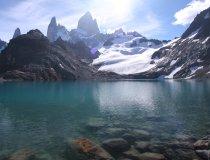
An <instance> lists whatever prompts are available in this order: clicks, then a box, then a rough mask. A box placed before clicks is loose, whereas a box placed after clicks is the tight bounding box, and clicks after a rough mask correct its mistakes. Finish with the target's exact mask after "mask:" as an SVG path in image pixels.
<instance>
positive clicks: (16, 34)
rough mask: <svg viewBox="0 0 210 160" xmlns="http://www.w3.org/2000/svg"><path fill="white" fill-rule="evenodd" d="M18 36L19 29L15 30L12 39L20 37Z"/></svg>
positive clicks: (19, 33)
mask: <svg viewBox="0 0 210 160" xmlns="http://www.w3.org/2000/svg"><path fill="white" fill-rule="evenodd" d="M20 35H21V31H20V28H17V29H16V30H15V33H14V35H13V37H12V38H16V37H18V36H20Z"/></svg>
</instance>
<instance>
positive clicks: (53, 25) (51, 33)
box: [47, 17, 57, 42]
mask: <svg viewBox="0 0 210 160" xmlns="http://www.w3.org/2000/svg"><path fill="white" fill-rule="evenodd" d="M47 38H48V39H49V40H50V42H54V41H56V39H57V21H56V18H55V17H53V18H52V19H51V22H50V24H49V26H48V29H47Z"/></svg>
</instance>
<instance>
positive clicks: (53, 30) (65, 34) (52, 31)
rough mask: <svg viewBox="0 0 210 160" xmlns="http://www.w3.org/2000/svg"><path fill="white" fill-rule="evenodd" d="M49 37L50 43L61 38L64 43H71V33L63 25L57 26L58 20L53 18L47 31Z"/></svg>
mask: <svg viewBox="0 0 210 160" xmlns="http://www.w3.org/2000/svg"><path fill="white" fill-rule="evenodd" d="M47 37H48V39H49V40H50V42H54V41H56V40H57V39H58V38H61V39H62V40H64V41H69V40H70V36H69V31H68V30H67V29H66V28H65V27H64V26H62V25H59V24H57V21H56V18H55V17H53V18H52V19H51V22H50V24H49V26H48V29H47Z"/></svg>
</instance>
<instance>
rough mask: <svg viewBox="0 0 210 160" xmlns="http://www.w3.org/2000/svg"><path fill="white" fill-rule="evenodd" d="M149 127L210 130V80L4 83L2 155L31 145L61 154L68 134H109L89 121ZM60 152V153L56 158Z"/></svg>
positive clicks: (171, 133) (161, 134) (166, 131)
mask: <svg viewBox="0 0 210 160" xmlns="http://www.w3.org/2000/svg"><path fill="white" fill-rule="evenodd" d="M91 118H101V119H103V121H104V122H105V123H106V124H107V126H108V127H112V128H117V127H118V128H119V126H120V128H124V129H127V130H129V131H130V130H132V129H134V128H135V129H142V128H143V129H145V130H148V132H150V133H151V134H152V135H153V137H154V138H156V139H159V140H160V141H162V140H168V139H171V138H174V137H176V136H177V135H180V134H185V135H191V136H195V137H201V136H204V135H206V134H208V133H210V81H161V82H158V81H120V82H54V83H26V82H24V83H20V82H10V83H1V84H0V154H3V153H6V152H13V151H15V150H18V149H21V148H32V149H34V150H39V151H42V152H44V153H46V154H48V155H51V156H53V157H54V159H59V158H61V157H62V151H63V149H64V147H65V142H66V140H67V139H70V140H72V139H75V138H78V137H88V138H91V139H93V140H95V141H96V142H98V143H100V142H101V141H102V140H104V139H106V138H108V137H109V136H108V135H106V134H103V133H106V132H104V131H100V130H99V131H97V132H95V131H94V132H93V131H91V130H89V129H88V128H87V127H86V125H87V123H88V121H89V120H90V119H91ZM55 157H57V158H55Z"/></svg>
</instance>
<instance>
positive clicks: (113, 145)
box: [102, 138, 130, 154]
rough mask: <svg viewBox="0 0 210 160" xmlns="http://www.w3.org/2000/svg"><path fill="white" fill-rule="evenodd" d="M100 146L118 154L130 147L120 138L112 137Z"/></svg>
mask: <svg viewBox="0 0 210 160" xmlns="http://www.w3.org/2000/svg"><path fill="white" fill-rule="evenodd" d="M102 147H103V148H104V149H106V150H107V151H108V152H110V153H113V154H115V153H116V154H118V153H122V152H124V151H127V150H128V149H129V148H130V145H129V143H128V142H127V141H126V140H124V139H122V138H114V139H108V140H106V141H104V142H103V143H102Z"/></svg>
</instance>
